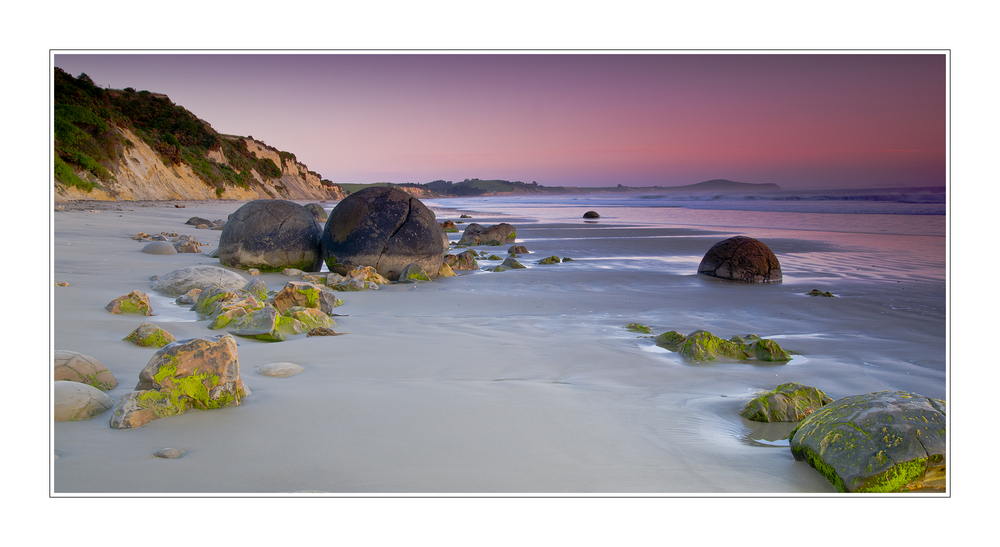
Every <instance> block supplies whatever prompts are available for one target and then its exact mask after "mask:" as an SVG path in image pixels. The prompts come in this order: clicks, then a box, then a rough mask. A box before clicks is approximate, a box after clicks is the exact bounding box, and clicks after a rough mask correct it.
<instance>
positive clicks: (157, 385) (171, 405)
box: [110, 335, 250, 429]
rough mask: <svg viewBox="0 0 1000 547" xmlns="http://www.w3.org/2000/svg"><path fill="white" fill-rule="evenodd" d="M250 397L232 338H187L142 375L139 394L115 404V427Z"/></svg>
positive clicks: (165, 349) (157, 356)
mask: <svg viewBox="0 0 1000 547" xmlns="http://www.w3.org/2000/svg"><path fill="white" fill-rule="evenodd" d="M248 395H250V390H249V389H247V387H246V386H245V385H243V380H242V378H241V377H240V365H239V359H238V357H237V349H236V340H235V339H234V338H233V337H232V336H230V335H224V336H220V337H216V338H213V339H206V338H194V339H191V340H181V341H177V342H174V343H172V344H168V345H167V346H165V347H163V348H162V349H160V350H159V351H157V352H156V354H154V355H153V357H152V359H150V361H149V363H148V364H147V365H146V367H145V368H143V369H142V371H141V372H140V373H139V382H138V383H137V384H136V386H135V391H131V392H129V393H126V394H125V395H122V397H121V399H119V401H118V403H117V404H116V405H115V407H114V410H113V411H112V413H111V420H110V425H111V427H112V428H113V429H131V428H134V427H140V426H143V425H146V424H148V423H149V422H151V421H153V420H157V419H160V418H165V417H168V416H174V415H177V414H182V413H184V412H186V411H187V410H189V409H192V408H195V409H199V410H210V409H216V408H222V407H225V406H232V405H239V404H240V401H241V400H242V399H243V398H244V397H247V396H248Z"/></svg>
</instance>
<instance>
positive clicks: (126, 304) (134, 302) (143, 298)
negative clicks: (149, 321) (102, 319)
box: [104, 291, 153, 316]
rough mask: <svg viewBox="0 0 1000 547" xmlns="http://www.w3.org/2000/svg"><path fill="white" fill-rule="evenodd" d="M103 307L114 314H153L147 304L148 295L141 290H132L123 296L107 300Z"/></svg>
mask: <svg viewBox="0 0 1000 547" xmlns="http://www.w3.org/2000/svg"><path fill="white" fill-rule="evenodd" d="M104 309H106V310H108V311H109V312H111V313H114V314H123V313H131V314H136V315H147V316H148V315H153V311H152V309H151V308H150V306H149V296H148V295H147V294H146V293H144V292H142V291H132V292H130V293H128V294H126V295H124V296H119V297H118V298H115V299H114V300H112V301H111V302H109V303H108V305H107V306H105V307H104Z"/></svg>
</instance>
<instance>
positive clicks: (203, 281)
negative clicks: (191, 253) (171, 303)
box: [152, 265, 247, 296]
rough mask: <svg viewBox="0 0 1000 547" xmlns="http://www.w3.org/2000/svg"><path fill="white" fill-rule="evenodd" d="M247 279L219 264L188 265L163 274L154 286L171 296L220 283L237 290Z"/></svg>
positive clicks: (228, 288) (225, 287)
mask: <svg viewBox="0 0 1000 547" xmlns="http://www.w3.org/2000/svg"><path fill="white" fill-rule="evenodd" d="M246 284H247V280H246V279H244V278H243V276H242V275H240V274H238V273H236V272H233V271H229V270H227V269H225V268H220V267H218V266H206V265H201V266H188V267H187V268H181V269H179V270H174V271H172V272H170V273H167V274H164V275H161V276H160V277H157V278H156V280H154V281H153V285H152V288H153V290H154V291H156V292H160V293H163V294H167V295H170V296H180V295H182V294H186V293H188V292H190V291H191V289H198V290H203V289H205V288H207V287H210V286H212V285H218V286H220V287H222V288H223V289H225V290H230V291H235V290H237V289H241V288H243V286H244V285H246Z"/></svg>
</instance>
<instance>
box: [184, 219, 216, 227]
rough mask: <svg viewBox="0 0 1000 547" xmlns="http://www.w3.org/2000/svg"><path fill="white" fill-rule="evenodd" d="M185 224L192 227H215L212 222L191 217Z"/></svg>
mask: <svg viewBox="0 0 1000 547" xmlns="http://www.w3.org/2000/svg"><path fill="white" fill-rule="evenodd" d="M184 224H190V225H191V226H198V225H199V224H205V225H207V226H212V225H214V223H213V222H212V221H211V220H208V219H207V218H201V217H191V218H189V219H188V220H187V222H185V223H184Z"/></svg>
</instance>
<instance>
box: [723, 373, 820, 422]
mask: <svg viewBox="0 0 1000 547" xmlns="http://www.w3.org/2000/svg"><path fill="white" fill-rule="evenodd" d="M832 402H833V399H831V398H829V397H827V396H826V394H825V393H823V392H822V391H820V390H818V389H816V388H814V387H811V386H804V385H802V384H798V383H795V382H788V383H786V384H781V385H780V386H778V387H776V388H774V389H772V390H771V391H767V392H764V393H761V394H759V395H757V396H756V397H754V398H753V399H751V400H750V402H748V403H747V404H746V406H745V407H743V411H742V412H740V416H743V417H744V418H746V419H748V420H752V421H754V422H797V421H799V420H802V419H804V418H805V417H806V416H808V415H810V414H812V413H813V412H816V411H817V410H819V409H821V408H823V406H824V405H828V404H830V403H832Z"/></svg>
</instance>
